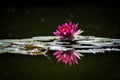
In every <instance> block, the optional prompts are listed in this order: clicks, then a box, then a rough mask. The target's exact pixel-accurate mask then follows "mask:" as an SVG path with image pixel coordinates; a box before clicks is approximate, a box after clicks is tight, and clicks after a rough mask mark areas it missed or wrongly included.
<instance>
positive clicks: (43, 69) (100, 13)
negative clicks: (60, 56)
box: [0, 4, 120, 80]
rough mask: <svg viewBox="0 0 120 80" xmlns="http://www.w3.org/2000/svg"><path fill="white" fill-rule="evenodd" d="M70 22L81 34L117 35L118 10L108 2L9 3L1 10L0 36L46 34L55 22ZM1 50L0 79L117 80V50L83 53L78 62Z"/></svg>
mask: <svg viewBox="0 0 120 80" xmlns="http://www.w3.org/2000/svg"><path fill="white" fill-rule="evenodd" d="M68 21H73V22H75V23H77V22H78V23H79V28H80V29H82V30H84V33H82V35H86V36H96V37H108V38H120V30H119V27H120V22H119V21H120V9H119V8H116V7H112V6H109V5H96V4H81V5H67V6H22V7H18V6H17V7H16V6H9V7H2V8H1V11H0V26H1V29H0V30H1V31H0V39H21V38H31V37H33V36H49V35H53V32H54V31H55V30H56V29H57V26H58V25H61V24H63V23H65V22H68ZM49 54H50V57H51V59H50V60H49V59H48V58H47V57H45V56H42V55H39V56H27V55H16V54H9V53H4V54H1V55H0V80H36V79H37V80H43V79H49V80H73V79H74V80H76V79H80V80H93V79H94V80H119V79H120V52H106V53H99V54H83V55H84V57H82V59H81V60H79V64H77V65H72V66H69V65H68V64H64V63H62V62H59V63H58V61H57V60H56V58H55V56H53V55H52V54H53V53H52V52H50V53H49Z"/></svg>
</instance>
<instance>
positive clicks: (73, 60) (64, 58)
mask: <svg viewBox="0 0 120 80" xmlns="http://www.w3.org/2000/svg"><path fill="white" fill-rule="evenodd" d="M53 55H55V56H56V58H57V60H58V62H60V61H61V62H64V63H65V64H69V65H70V66H71V65H72V64H78V59H80V56H83V55H82V54H80V53H77V52H76V51H74V50H70V51H62V50H58V51H56V52H55V53H54V54H53Z"/></svg>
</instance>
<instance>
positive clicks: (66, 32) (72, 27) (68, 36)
mask: <svg viewBox="0 0 120 80" xmlns="http://www.w3.org/2000/svg"><path fill="white" fill-rule="evenodd" d="M77 28H78V23H77V24H73V23H72V22H69V23H65V24H63V25H62V26H59V25H58V29H57V30H56V32H53V34H54V35H56V36H59V37H60V38H61V40H71V41H72V40H73V39H74V37H75V36H76V35H78V34H80V33H82V32H83V31H81V30H77Z"/></svg>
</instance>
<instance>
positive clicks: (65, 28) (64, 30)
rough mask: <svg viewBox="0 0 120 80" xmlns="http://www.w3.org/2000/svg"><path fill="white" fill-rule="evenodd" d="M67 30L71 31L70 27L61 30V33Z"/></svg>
mask: <svg viewBox="0 0 120 80" xmlns="http://www.w3.org/2000/svg"><path fill="white" fill-rule="evenodd" d="M67 30H71V27H70V26H67V27H64V28H63V29H62V31H63V32H66V31H67Z"/></svg>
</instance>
